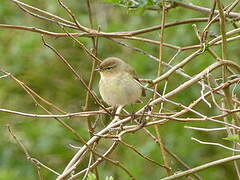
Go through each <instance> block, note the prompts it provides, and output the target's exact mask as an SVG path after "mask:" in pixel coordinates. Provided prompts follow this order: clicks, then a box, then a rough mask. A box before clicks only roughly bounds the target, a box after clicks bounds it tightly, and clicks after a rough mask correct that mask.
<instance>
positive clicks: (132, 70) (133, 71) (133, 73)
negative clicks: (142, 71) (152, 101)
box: [127, 66, 146, 97]
mask: <svg viewBox="0 0 240 180" xmlns="http://www.w3.org/2000/svg"><path fill="white" fill-rule="evenodd" d="M127 71H128V72H129V74H131V75H132V77H133V78H134V79H135V80H136V81H137V82H138V83H139V84H140V86H142V84H141V82H140V81H139V79H138V76H137V73H136V71H135V70H134V69H133V68H132V67H131V66H128V67H127ZM142 96H143V97H145V96H146V92H145V88H144V87H143V86H142Z"/></svg>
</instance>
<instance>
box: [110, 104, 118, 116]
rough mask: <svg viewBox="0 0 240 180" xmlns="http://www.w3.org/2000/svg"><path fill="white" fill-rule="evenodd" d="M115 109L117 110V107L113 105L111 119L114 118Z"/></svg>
mask: <svg viewBox="0 0 240 180" xmlns="http://www.w3.org/2000/svg"><path fill="white" fill-rule="evenodd" d="M117 108H118V106H117V105H115V106H113V107H112V111H111V115H112V117H113V118H114V116H115V115H116V111H117Z"/></svg>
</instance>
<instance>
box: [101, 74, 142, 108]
mask: <svg viewBox="0 0 240 180" xmlns="http://www.w3.org/2000/svg"><path fill="white" fill-rule="evenodd" d="M99 91H100V94H101V96H102V98H103V100H104V101H105V102H106V103H108V104H110V105H112V106H114V105H126V104H132V103H135V102H136V101H137V100H138V99H139V98H140V96H141V93H142V87H141V86H140V85H139V84H138V83H137V82H136V81H135V80H134V79H133V77H132V76H131V75H128V74H121V75H118V76H113V77H104V76H102V77H101V80H100V82H99Z"/></svg>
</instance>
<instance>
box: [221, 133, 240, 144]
mask: <svg viewBox="0 0 240 180" xmlns="http://www.w3.org/2000/svg"><path fill="white" fill-rule="evenodd" d="M223 139H224V140H228V141H233V142H240V139H239V136H238V135H237V134H236V135H233V136H228V137H225V138H223Z"/></svg>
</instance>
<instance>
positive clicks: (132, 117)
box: [131, 104, 136, 123]
mask: <svg viewBox="0 0 240 180" xmlns="http://www.w3.org/2000/svg"><path fill="white" fill-rule="evenodd" d="M131 108H132V112H131V123H132V121H133V120H134V119H135V118H136V116H135V112H134V108H133V104H131Z"/></svg>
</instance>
